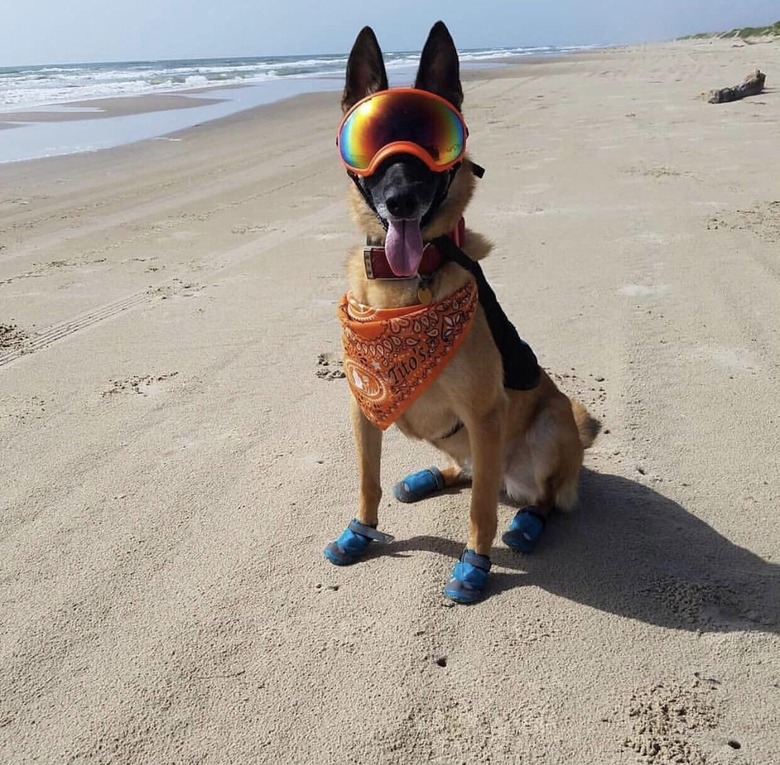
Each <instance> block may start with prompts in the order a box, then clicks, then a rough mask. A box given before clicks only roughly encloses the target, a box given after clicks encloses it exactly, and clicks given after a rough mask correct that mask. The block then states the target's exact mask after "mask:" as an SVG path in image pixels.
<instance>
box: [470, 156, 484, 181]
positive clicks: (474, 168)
mask: <svg viewBox="0 0 780 765" xmlns="http://www.w3.org/2000/svg"><path fill="white" fill-rule="evenodd" d="M469 164H470V165H471V172H472V173H474V175H476V176H477V178H483V177H484V175H485V168H484V167H482V165H478V164H477V163H476V162H472V161H471V160H469Z"/></svg>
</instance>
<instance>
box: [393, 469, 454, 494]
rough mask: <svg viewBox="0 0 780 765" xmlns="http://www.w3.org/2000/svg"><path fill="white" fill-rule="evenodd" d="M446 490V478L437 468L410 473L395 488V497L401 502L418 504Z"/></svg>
mask: <svg viewBox="0 0 780 765" xmlns="http://www.w3.org/2000/svg"><path fill="white" fill-rule="evenodd" d="M443 488H444V476H443V475H442V474H441V470H439V468H437V467H429V468H426V469H425V470H418V471H417V472H416V473H409V475H408V476H406V478H404V479H403V480H402V481H399V482H398V483H397V484H396V485H395V486H393V495H394V496H395V498H396V499H397V500H398V501H399V502H418V501H419V500H421V499H425V497H427V496H429V495H431V494H434V493H436V492H437V491H441V490H442V489H443Z"/></svg>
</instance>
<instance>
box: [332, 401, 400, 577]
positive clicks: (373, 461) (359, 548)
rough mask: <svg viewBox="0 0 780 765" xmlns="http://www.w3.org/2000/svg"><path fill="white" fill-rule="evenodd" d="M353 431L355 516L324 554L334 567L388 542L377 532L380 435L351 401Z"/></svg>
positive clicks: (380, 497)
mask: <svg viewBox="0 0 780 765" xmlns="http://www.w3.org/2000/svg"><path fill="white" fill-rule="evenodd" d="M350 415H351V419H352V431H353V434H354V437H355V449H356V451H357V458H358V475H359V481H360V485H359V489H360V491H359V500H358V510H357V516H356V517H355V518H353V519H352V521H350V523H349V525H348V526H347V528H346V529H344V531H343V532H342V533H341V536H340V537H339V538H338V539H336V540H334V541H333V542H331V543H330V544H329V545H328V546H327V547H326V548H325V550H324V551H323V552H324V555H325V557H326V558H327V559H328V560H329V561H330V562H331V563H335V564H336V565H337V566H347V565H349V564H350V563H354V562H355V561H356V560H357V559H358V558H360V557H361V556H362V555H363V554H364V553H365V552H366V550H367V549H368V546H369V545H370V544H371V542H372V541H376V542H391V541H392V540H393V538H392V537H391V536H390V535H389V534H383V533H382V532H381V531H377V528H376V527H377V523H378V520H379V518H378V514H379V501H380V500H381V499H382V486H381V484H380V468H381V461H382V431H381V430H379V429H378V428H376V427H374V426H373V425H372V424H371V423H370V422H369V421H368V420H367V419H366V417H365V415H364V414H363V412H362V411H361V410H360V407H359V406H358V404H357V402H356V401H355V399H354V398H353V399H352V400H351V402H350Z"/></svg>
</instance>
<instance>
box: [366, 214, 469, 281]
mask: <svg viewBox="0 0 780 765" xmlns="http://www.w3.org/2000/svg"><path fill="white" fill-rule="evenodd" d="M465 231H466V222H465V221H464V220H463V218H461V219H460V220H459V221H458V225H457V226H455V228H454V230H453V231H452V232H451V233H450V234H449V237H450V239H452V241H453V242H455V246H456V247H461V246H462V244H463V239H464V234H465ZM446 261H447V258H446V257H445V256H444V254H443V253H442V252H440V251H439V248H438V247H436V245H435V244H433V242H428V244H426V245H425V248H424V249H423V256H422V260H421V261H420V267H419V268H418V269H417V273H418V275H419V276H423V277H424V276H431V275H432V274H433V273H434V272H435V271H437V270H438V269H439V268H441V266H442V264H443V263H445V262H446ZM363 263H364V264H365V267H366V277H367V278H368V279H408V278H409V277H406V276H396V275H395V274H394V273H393V269H392V268H390V264H389V263H388V262H387V255H386V254H385V248H384V247H383V246H382V245H378V246H374V245H370V244H368V245H366V246H365V247H364V248H363Z"/></svg>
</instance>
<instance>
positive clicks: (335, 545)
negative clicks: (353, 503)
mask: <svg viewBox="0 0 780 765" xmlns="http://www.w3.org/2000/svg"><path fill="white" fill-rule="evenodd" d="M393 539H394V537H392V536H391V535H390V534H385V533H383V532H381V531H377V530H376V529H375V528H374V527H373V526H367V525H366V524H365V523H361V522H360V521H359V520H358V519H357V518H353V519H352V520H351V521H350V522H349V526H347V528H346V529H344V531H342V532H341V536H340V537H339V538H338V539H336V540H335V541H333V542H331V543H330V544H329V545H328V546H327V547H326V548H325V549H324V550H323V551H322V552H323V555H324V556H325V557H326V558H327V559H328V560H329V561H330V562H331V563H335V564H336V565H337V566H349V565H350V564H351V563H354V562H355V561H356V560H357V559H358V558H360V557H361V556H362V555H363V554H364V553H365V552H366V550H368V546H369V545H370V544H371V542H381V543H382V544H389V543H390V542H392V541H393Z"/></svg>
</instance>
